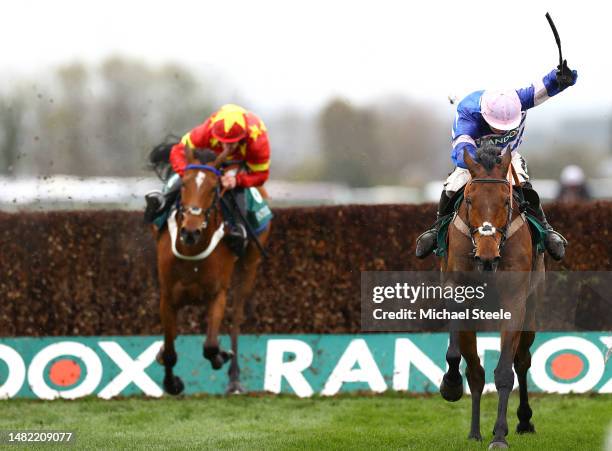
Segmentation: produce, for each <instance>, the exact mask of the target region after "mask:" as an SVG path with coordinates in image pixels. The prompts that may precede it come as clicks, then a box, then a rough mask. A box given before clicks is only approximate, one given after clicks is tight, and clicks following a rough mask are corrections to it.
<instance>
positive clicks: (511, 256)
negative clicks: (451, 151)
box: [440, 145, 544, 448]
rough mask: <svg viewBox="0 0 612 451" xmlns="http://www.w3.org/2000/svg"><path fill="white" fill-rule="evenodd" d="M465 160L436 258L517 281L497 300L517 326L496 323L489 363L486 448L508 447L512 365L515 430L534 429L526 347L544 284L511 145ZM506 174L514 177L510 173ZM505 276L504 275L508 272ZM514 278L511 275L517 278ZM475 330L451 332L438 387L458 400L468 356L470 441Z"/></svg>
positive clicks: (476, 410)
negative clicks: (494, 360) (494, 358)
mask: <svg viewBox="0 0 612 451" xmlns="http://www.w3.org/2000/svg"><path fill="white" fill-rule="evenodd" d="M464 160H465V163H466V165H467V167H468V169H469V171H470V175H471V180H470V181H469V182H468V183H467V185H466V186H465V188H464V194H463V196H464V201H463V202H462V204H461V206H460V207H459V209H458V211H457V214H456V215H455V218H454V219H453V221H452V223H451V224H450V226H449V228H448V252H447V255H446V257H445V258H444V259H443V260H442V264H441V270H442V273H443V277H449V278H452V277H453V272H468V271H479V272H483V271H496V270H499V271H512V273H511V275H512V276H513V277H514V279H515V282H516V283H514V284H512V287H510V289H508V287H505V288H504V289H503V290H500V292H499V294H498V296H499V299H498V300H499V304H500V307H503V308H504V309H505V310H506V311H511V312H512V315H513V318H512V319H513V321H514V326H515V327H507V326H505V325H502V326H501V330H500V334H501V353H500V356H499V361H498V364H497V367H496V368H495V387H496V389H497V392H498V397H499V400H498V411H497V419H496V422H495V426H494V428H493V439H492V441H491V443H490V445H489V448H507V447H508V443H507V441H506V435H507V434H508V423H507V420H506V413H507V408H508V398H509V396H510V392H511V391H512V389H513V385H514V373H513V371H512V365H513V364H514V370H515V371H516V374H517V377H518V383H519V393H520V405H519V407H518V411H517V416H518V419H519V423H518V426H517V428H516V431H517V432H518V433H530V432H531V433H532V432H535V429H534V426H533V424H532V423H531V421H530V420H531V416H532V410H531V407H530V406H529V400H528V392H527V371H528V370H529V367H530V366H531V353H530V347H531V345H532V343H533V341H534V339H535V309H534V308H533V306H534V305H535V304H534V303H535V300H536V297H537V296H538V295H539V292H538V290H541V289H542V284H541V283H539V282H537V280H540V281H542V280H543V276H544V256H543V254H541V253H540V254H538V252H537V250H536V248H535V246H533V245H532V240H531V233H530V230H529V226H528V224H527V222H526V218H525V217H524V215H522V214H521V213H520V212H519V209H518V208H516V201H515V200H513V186H512V182H511V181H509V180H508V178H509V177H508V174H512V175H513V176H514V179H515V182H516V184H518V183H519V182H518V178H517V177H516V173H515V172H514V171H513V169H512V166H511V164H512V163H511V160H512V155H511V152H510V149H506V152H505V154H504V155H503V156H502V157H500V156H499V150H498V149H497V148H496V147H495V146H493V145H491V146H487V145H485V146H483V148H482V149H479V153H478V162H476V161H474V160H473V159H472V158H471V157H470V155H469V153H468V152H467V151H464ZM510 178H512V177H510ZM507 274H510V273H507ZM515 276H516V277H515ZM476 344H477V341H476V332H475V331H463V330H462V331H452V330H451V332H450V340H449V346H448V350H447V353H446V361H447V362H448V370H447V372H446V373H445V374H444V377H443V379H442V383H441V385H440V393H441V395H442V397H443V398H444V399H446V400H447V401H457V400H459V399H460V398H461V396H462V394H463V380H462V377H461V373H460V372H459V364H460V361H461V357H462V356H463V358H464V359H465V361H466V377H467V380H468V385H469V387H470V391H471V395H472V419H471V427H470V432H469V435H468V439H473V440H478V441H480V440H482V436H481V434H480V398H481V395H482V391H483V388H484V383H485V371H484V368H483V367H482V365H481V362H480V358H479V356H478V350H477V345H476Z"/></svg>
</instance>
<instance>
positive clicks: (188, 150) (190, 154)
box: [185, 144, 197, 164]
mask: <svg viewBox="0 0 612 451" xmlns="http://www.w3.org/2000/svg"><path fill="white" fill-rule="evenodd" d="M185 158H186V159H187V164H196V163H197V161H196V156H195V152H194V151H193V148H192V147H191V146H190V145H189V144H185Z"/></svg>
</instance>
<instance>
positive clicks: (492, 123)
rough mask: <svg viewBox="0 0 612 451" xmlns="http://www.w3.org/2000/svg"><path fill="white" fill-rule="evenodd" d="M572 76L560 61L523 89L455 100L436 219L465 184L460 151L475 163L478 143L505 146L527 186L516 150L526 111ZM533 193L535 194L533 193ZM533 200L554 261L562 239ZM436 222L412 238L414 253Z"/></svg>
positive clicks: (427, 245) (424, 249)
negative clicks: (449, 167)
mask: <svg viewBox="0 0 612 451" xmlns="http://www.w3.org/2000/svg"><path fill="white" fill-rule="evenodd" d="M561 73H566V74H568V73H569V74H572V81H571V83H569V84H564V83H563V82H560V81H559V75H560V74H561ZM577 78H578V73H577V72H576V71H575V70H570V69H569V68H568V67H567V62H566V61H563V67H560V66H557V69H556V70H554V69H553V70H552V71H551V72H550V73H548V74H546V75H545V76H544V77H543V78H542V79H541V80H538V81H537V82H535V83H534V84H532V85H531V86H529V87H528V88H522V89H517V90H505V91H496V90H486V91H476V92H473V93H471V94H469V95H468V96H467V97H465V98H464V99H463V100H462V101H461V102H459V104H458V105H457V114H456V116H455V122H454V123H453V129H452V146H453V151H452V155H451V158H452V160H453V163H454V164H455V166H456V167H455V170H454V171H453V172H452V173H451V174H450V175H449V176H448V178H447V179H446V182H445V183H444V190H443V191H442V195H441V197H440V203H439V205H438V213H437V214H438V219H440V217H441V216H443V215H444V214H445V213H448V212H447V211H446V210H447V209H448V207H449V205H448V204H449V202H448V201H449V199H450V198H451V197H452V195H453V194H454V193H455V192H457V191H458V190H459V189H461V188H462V187H463V186H465V184H466V183H467V182H468V181H469V180H470V178H471V176H470V172H469V171H468V169H467V166H466V165H465V162H464V161H463V153H464V150H465V149H467V151H468V152H469V154H470V156H471V157H472V158H473V159H474V160H475V161H477V156H476V149H477V148H478V147H480V146H481V145H483V144H484V143H488V144H494V145H495V146H497V147H499V148H500V150H501V151H502V153H503V152H505V151H506V149H510V151H511V152H512V166H513V167H514V170H515V171H516V173H517V175H518V178H519V180H520V182H521V186H522V187H523V189H524V190H532V188H531V184H530V183H529V175H528V174H527V165H526V163H525V160H524V159H523V157H522V156H521V155H520V154H519V153H518V152H517V149H518V147H519V146H520V145H521V142H522V138H523V132H524V129H525V119H526V117H527V110H528V109H530V108H533V107H534V106H538V105H540V104H542V103H543V102H545V101H546V100H548V99H549V98H550V97H553V96H555V95H557V94H558V93H560V92H561V91H563V90H564V89H565V88H567V87H568V86H573V85H574V84H575V83H576V79H577ZM534 197H535V198H537V196H534ZM537 203H538V205H536V206H533V207H534V210H535V211H536V216H537V218H538V219H539V220H540V222H541V223H542V225H543V226H544V227H545V228H546V230H547V231H548V233H547V236H546V239H545V242H544V244H545V246H546V250H547V251H548V253H549V254H550V255H551V256H552V257H553V258H554V259H555V260H560V259H562V258H563V256H564V255H565V245H566V244H567V241H566V240H565V238H563V237H562V236H561V235H560V234H559V233H558V232H555V231H554V230H553V228H552V227H551V226H550V224H548V222H547V221H546V217H545V216H544V211H543V210H542V205H541V203H540V202H537ZM439 223H440V221H436V225H435V226H434V227H432V228H431V229H429V230H428V231H426V232H425V233H423V234H422V235H421V236H419V238H417V246H416V256H417V257H419V258H424V257H426V256H428V255H429V254H431V252H433V251H434V250H435V249H436V247H437V242H436V238H437V232H438V225H439Z"/></svg>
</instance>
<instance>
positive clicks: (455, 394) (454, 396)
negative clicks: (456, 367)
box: [440, 374, 463, 402]
mask: <svg viewBox="0 0 612 451" xmlns="http://www.w3.org/2000/svg"><path fill="white" fill-rule="evenodd" d="M440 394H441V395H442V397H443V398H444V399H446V400H447V401H450V402H455V401H459V400H460V399H461V397H462V396H463V378H461V377H459V381H458V382H457V381H449V379H448V378H447V377H446V374H445V375H444V377H443V378H442V383H441V384H440Z"/></svg>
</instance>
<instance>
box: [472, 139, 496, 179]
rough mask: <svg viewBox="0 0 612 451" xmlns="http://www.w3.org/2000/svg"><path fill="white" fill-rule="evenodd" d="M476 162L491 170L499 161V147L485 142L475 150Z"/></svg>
mask: <svg viewBox="0 0 612 451" xmlns="http://www.w3.org/2000/svg"><path fill="white" fill-rule="evenodd" d="M476 157H477V158H478V163H480V165H481V166H483V167H484V168H485V169H486V170H487V172H489V171H491V170H492V169H493V168H494V167H495V165H498V164H499V163H501V156H500V149H499V148H498V147H497V146H495V145H494V144H493V143H490V142H486V143H484V144H483V145H482V146H481V147H479V148H478V149H477V150H476Z"/></svg>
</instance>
